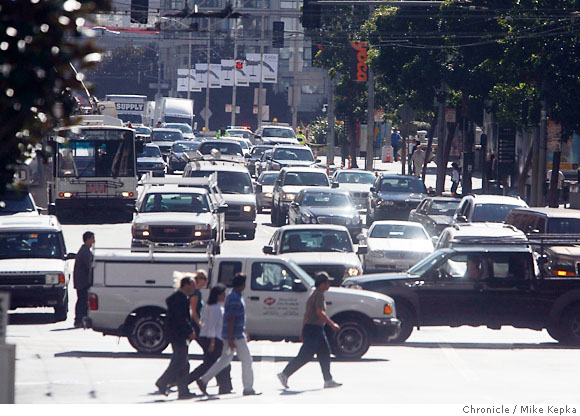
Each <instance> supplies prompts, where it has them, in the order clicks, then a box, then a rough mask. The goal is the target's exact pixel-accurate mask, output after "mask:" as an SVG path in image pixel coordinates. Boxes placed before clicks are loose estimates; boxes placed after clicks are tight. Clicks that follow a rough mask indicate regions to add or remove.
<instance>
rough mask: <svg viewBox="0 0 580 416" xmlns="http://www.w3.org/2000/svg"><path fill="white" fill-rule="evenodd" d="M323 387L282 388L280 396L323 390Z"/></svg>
mask: <svg viewBox="0 0 580 416" xmlns="http://www.w3.org/2000/svg"><path fill="white" fill-rule="evenodd" d="M321 390H323V389H309V390H282V392H281V393H280V396H296V395H297V394H302V393H311V392H315V391H321Z"/></svg>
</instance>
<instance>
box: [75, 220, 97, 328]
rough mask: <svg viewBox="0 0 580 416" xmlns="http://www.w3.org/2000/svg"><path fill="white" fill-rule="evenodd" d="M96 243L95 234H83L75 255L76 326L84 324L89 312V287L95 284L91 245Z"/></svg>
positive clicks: (79, 326)
mask: <svg viewBox="0 0 580 416" xmlns="http://www.w3.org/2000/svg"><path fill="white" fill-rule="evenodd" d="M94 244H95V234H94V233H93V232H91V231H87V232H86V233H84V234H83V245H82V246H81V248H80V249H79V251H78V253H77V254H76V256H75V266H74V270H73V281H74V287H75V289H76V291H77V304H76V306H75V321H74V326H75V328H81V327H82V326H83V320H84V319H85V318H86V317H87V314H88V310H89V308H88V302H89V288H90V287H91V285H92V284H93V270H92V263H93V253H91V247H93V245H94Z"/></svg>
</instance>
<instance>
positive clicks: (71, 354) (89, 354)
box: [54, 351, 389, 363]
mask: <svg viewBox="0 0 580 416" xmlns="http://www.w3.org/2000/svg"><path fill="white" fill-rule="evenodd" d="M54 356H55V357H57V358H139V359H143V358H153V359H160V358H163V359H170V358H171V353H168V352H165V353H162V354H141V353H138V352H108V351H67V352H60V353H57V354H55V355H54ZM188 358H189V359H190V360H200V361H201V360H203V355H201V354H189V355H188ZM293 358H294V356H291V357H278V356H263V355H253V356H252V360H253V361H254V362H261V361H266V362H274V363H277V362H285V361H290V360H291V359H293ZM233 361H239V360H238V357H234V359H233ZM332 361H335V362H350V361H353V362H354V361H356V362H363V363H364V362H387V361H389V360H388V359H386V358H361V359H359V360H344V359H337V358H333V359H332Z"/></svg>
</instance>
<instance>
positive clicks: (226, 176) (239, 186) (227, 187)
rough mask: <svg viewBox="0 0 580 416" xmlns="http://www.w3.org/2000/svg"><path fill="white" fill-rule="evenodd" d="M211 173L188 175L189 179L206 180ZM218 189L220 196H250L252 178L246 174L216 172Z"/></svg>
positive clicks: (198, 172)
mask: <svg viewBox="0 0 580 416" xmlns="http://www.w3.org/2000/svg"><path fill="white" fill-rule="evenodd" d="M212 173H213V171H209V170H205V171H199V170H194V171H191V172H190V173H189V177H191V178H206V177H208V176H209V175H211V174H212ZM217 174H218V187H219V188H220V190H221V192H222V194H251V193H253V192H254V188H253V187H252V178H251V177H250V174H249V173H248V172H234V171H227V170H226V171H218V173H217Z"/></svg>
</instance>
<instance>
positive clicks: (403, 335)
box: [389, 300, 416, 344]
mask: <svg viewBox="0 0 580 416" xmlns="http://www.w3.org/2000/svg"><path fill="white" fill-rule="evenodd" d="M395 305H396V307H395V310H396V312H397V319H398V320H399V321H401V331H400V332H399V335H397V337H396V338H394V339H392V340H391V341H389V342H390V343H391V344H401V343H403V342H405V341H406V340H407V339H408V338H409V337H410V336H411V333H412V332H413V328H414V327H415V325H416V319H415V313H414V312H413V311H412V310H411V307H410V306H407V305H406V304H405V303H401V302H397V301H396V300H395Z"/></svg>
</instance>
